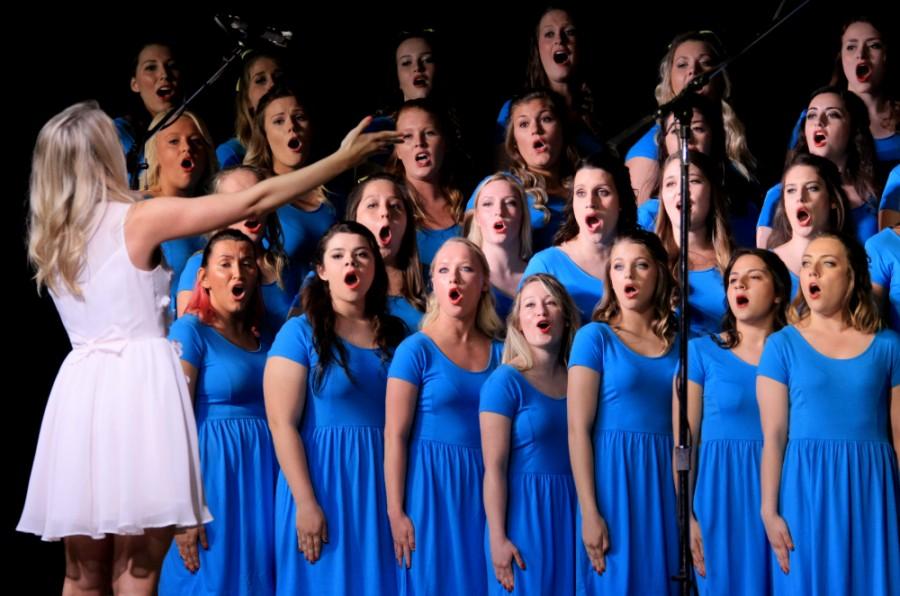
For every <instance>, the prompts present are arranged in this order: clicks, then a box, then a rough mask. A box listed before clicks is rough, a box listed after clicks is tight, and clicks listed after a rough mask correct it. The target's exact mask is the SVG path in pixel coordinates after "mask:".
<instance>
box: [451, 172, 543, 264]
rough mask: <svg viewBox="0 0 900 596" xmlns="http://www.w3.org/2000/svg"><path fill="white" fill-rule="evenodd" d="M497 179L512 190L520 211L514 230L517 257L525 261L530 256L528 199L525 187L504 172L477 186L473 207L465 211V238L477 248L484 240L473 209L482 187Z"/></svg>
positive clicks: (476, 205)
mask: <svg viewBox="0 0 900 596" xmlns="http://www.w3.org/2000/svg"><path fill="white" fill-rule="evenodd" d="M498 180H503V181H504V182H506V183H507V184H509V187H510V188H512V190H513V195H514V196H515V197H516V202H517V205H516V206H517V207H518V209H519V213H521V217H522V219H521V222H520V223H519V229H518V230H516V234H517V237H518V239H519V257H520V258H521V259H522V260H523V261H527V260H528V259H530V258H531V254H532V247H531V213H530V211H529V210H528V199H527V198H526V197H525V189H524V188H522V185H521V184H520V183H519V181H518V180H516V178H514V177H513V176H511V175H509V174H507V173H506V172H497V173H496V174H493V175H491V176H489V177H488V178H486V179H485V180H483V181H482V182H481V185H480V186H479V187H478V192H477V193H476V194H475V209H472V210H471V211H469V212H467V213H466V217H465V220H464V224H465V225H464V227H465V229H466V233H465V234H466V238H468V239H469V240H471V241H472V242H474V243H475V245H476V246H478V247H479V248H480V247H481V243H482V242H484V237H483V236H482V234H481V228H480V227H478V224H477V223H476V222H475V210H476V209H478V201H479V199H481V192H482V191H483V190H484V188H485V187H486V186H487V185H488V184H490V183H491V182H496V181H498Z"/></svg>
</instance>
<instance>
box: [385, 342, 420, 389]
mask: <svg viewBox="0 0 900 596" xmlns="http://www.w3.org/2000/svg"><path fill="white" fill-rule="evenodd" d="M420 335H421V333H414V334H413V335H410V336H409V337H407V338H406V339H404V340H403V341H402V342H400V345H399V346H397V349H396V350H395V351H394V358H393V360H391V368H390V369H389V370H388V378H391V379H400V380H401V381H406V382H407V383H410V384H411V385H415V386H416V387H420V386H421V385H422V380H423V379H424V377H425V346H424V345H423V342H422V338H421V337H420Z"/></svg>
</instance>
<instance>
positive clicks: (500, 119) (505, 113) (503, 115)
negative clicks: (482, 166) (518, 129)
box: [494, 99, 512, 145]
mask: <svg viewBox="0 0 900 596" xmlns="http://www.w3.org/2000/svg"><path fill="white" fill-rule="evenodd" d="M511 105H512V100H511V99H507V100H506V101H505V102H504V103H503V105H502V106H500V112H499V113H498V114H497V126H496V127H495V138H494V143H495V144H496V145H502V144H503V141H505V140H506V125H507V124H508V123H509V108H510V106H511Z"/></svg>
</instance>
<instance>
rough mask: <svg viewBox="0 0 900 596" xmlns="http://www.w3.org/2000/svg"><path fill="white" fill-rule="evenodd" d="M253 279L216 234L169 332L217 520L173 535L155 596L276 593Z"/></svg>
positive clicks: (233, 244)
mask: <svg viewBox="0 0 900 596" xmlns="http://www.w3.org/2000/svg"><path fill="white" fill-rule="evenodd" d="M259 277H260V275H259V269H258V267H257V265H256V254H255V248H254V245H253V242H252V241H251V240H250V238H248V237H247V236H245V235H244V234H242V233H241V232H238V231H236V230H229V229H226V230H223V231H221V232H218V233H216V234H215V235H213V236H212V238H210V240H209V242H208V243H207V245H206V248H205V249H204V251H203V256H202V260H201V267H200V271H199V275H198V281H197V287H196V289H195V291H194V293H193V296H192V298H191V300H190V305H189V307H188V310H187V313H186V315H185V316H183V317H181V318H179V319H178V320H177V321H176V322H175V324H174V325H172V329H171V330H170V331H169V339H170V340H172V341H173V342H176V344H177V345H178V346H180V357H181V365H182V368H183V369H184V374H185V376H186V377H187V379H188V389H189V390H190V392H191V396H192V398H193V402H194V410H195V412H196V414H195V416H196V420H197V437H198V445H199V449H200V471H201V473H202V476H203V489H204V494H205V495H206V499H207V503H208V504H209V507H210V510H211V511H214V512H215V513H214V515H215V518H214V519H213V521H211V522H210V523H208V524H207V525H206V526H199V527H197V528H190V529H186V530H182V531H180V532H178V533H176V535H175V543H174V544H173V545H172V547H171V548H170V549H169V553H168V555H167V556H166V559H165V561H164V562H163V568H162V573H161V577H160V586H159V590H160V593H161V594H208V593H216V594H224V593H229V594H247V595H251V594H271V593H272V591H273V590H274V587H275V566H274V563H275V557H274V551H273V546H274V520H275V518H274V511H273V508H274V506H275V476H276V472H277V464H276V461H275V451H274V449H273V447H272V435H271V434H270V433H269V427H268V425H267V424H266V413H265V406H264V405H263V395H262V380H263V369H264V368H265V365H266V355H267V353H268V351H269V347H270V345H271V342H272V337H271V335H268V334H266V333H262V334H261V333H260V326H261V323H262V321H261V320H260V314H261V310H262V309H261V304H260V300H261V293H260V288H259ZM198 544H199V547H198Z"/></svg>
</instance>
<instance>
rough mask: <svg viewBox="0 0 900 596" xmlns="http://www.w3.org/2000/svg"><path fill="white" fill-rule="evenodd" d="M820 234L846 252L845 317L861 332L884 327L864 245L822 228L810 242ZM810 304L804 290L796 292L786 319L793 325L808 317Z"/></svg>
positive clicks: (820, 236)
mask: <svg viewBox="0 0 900 596" xmlns="http://www.w3.org/2000/svg"><path fill="white" fill-rule="evenodd" d="M820 238H833V239H834V240H837V241H838V242H840V243H841V245H842V246H843V247H844V252H845V253H846V256H847V265H848V267H847V279H848V281H849V282H850V283H849V284H848V285H847V293H846V294H845V295H844V300H843V309H842V310H843V315H844V321H845V322H846V323H847V324H848V325H850V326H851V327H853V328H854V329H856V330H857V331H859V332H861V333H876V332H878V331H880V330H881V329H882V328H884V320H883V319H882V318H881V313H880V312H879V310H878V304H877V302H876V301H875V296H874V294H873V293H872V278H871V277H870V276H869V257H868V255H867V254H866V249H865V248H863V245H862V244H860V243H859V241H858V240H857V239H856V238H855V237H854V236H852V235H849V234H835V233H834V232H821V233H819V234H816V235H815V236H813V238H812V240H810V243H812V242H813V241H815V240H818V239H820ZM809 316H810V308H809V304H808V303H807V302H806V296H805V295H804V294H803V288H801V289H800V291H799V292H797V296H796V297H795V298H794V301H793V302H791V308H790V310H788V322H789V323H790V324H791V325H796V324H797V323H800V322H801V321H803V320H804V319H807V318H809Z"/></svg>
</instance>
